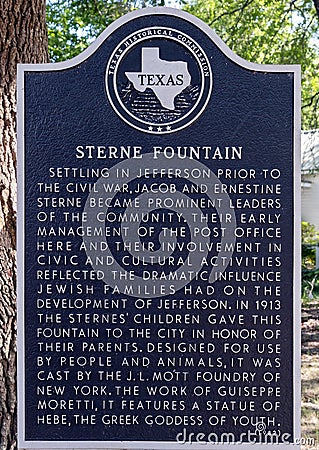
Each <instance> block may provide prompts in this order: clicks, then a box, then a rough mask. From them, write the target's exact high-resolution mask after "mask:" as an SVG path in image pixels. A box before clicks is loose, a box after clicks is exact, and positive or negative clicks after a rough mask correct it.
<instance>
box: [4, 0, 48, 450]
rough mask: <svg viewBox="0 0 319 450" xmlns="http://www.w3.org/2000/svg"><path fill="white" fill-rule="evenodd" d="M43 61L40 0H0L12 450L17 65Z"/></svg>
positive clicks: (7, 426) (9, 434)
mask: <svg viewBox="0 0 319 450" xmlns="http://www.w3.org/2000/svg"><path fill="white" fill-rule="evenodd" d="M46 61H47V31H46V25H45V0H0V450H8V449H13V448H15V447H16V421H17V420H16V409H17V408H16V305H15V303H16V293H15V290H16V269H15V265H16V264H15V263H16V261H15V260H16V254H15V252H16V237H15V226H16V154H15V147H16V135H15V129H16V67H17V63H19V62H23V63H39V62H46Z"/></svg>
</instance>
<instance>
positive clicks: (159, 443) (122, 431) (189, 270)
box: [18, 8, 300, 449]
mask: <svg viewBox="0 0 319 450" xmlns="http://www.w3.org/2000/svg"><path fill="white" fill-rule="evenodd" d="M298 91H299V68H298V67H296V66H259V65H254V64H251V63H248V62H246V61H244V60H242V59H240V58H239V57H237V56H236V55H234V54H233V53H232V52H231V51H230V50H229V49H228V48H227V47H226V46H225V44H223V42H221V41H220V39H219V38H218V37H217V36H216V35H215V34H214V33H213V32H212V31H211V29H210V28H208V27H207V26H206V25H205V24H203V23H202V22H200V21H199V20H198V19H196V18H194V17H192V16H190V15H188V14H185V13H183V12H180V11H176V10H171V9H161V8H159V9H157V8H156V9H151V10H143V11H139V12H137V13H133V14H129V15H128V16H126V17H124V18H122V19H120V20H118V21H117V22H116V23H114V24H113V25H111V26H110V27H109V28H108V29H107V30H106V31H105V32H104V33H103V34H102V35H101V37H100V38H99V39H98V40H97V41H96V42H95V43H94V44H93V45H92V46H91V47H90V49H88V50H87V51H86V52H84V53H83V54H82V55H80V56H79V57H77V58H75V59H74V60H71V61H68V62H66V63H59V64H47V65H21V66H20V67H19V88H18V100H19V110H18V113H19V130H18V131H19V180H20V190H19V207H20V210H19V235H18V236H19V286H18V290H19V312H20V316H19V374H20V381H19V399H20V426H19V440H20V447H28V448H30V447H32V448H35V447H38V448H39V447H46V448H50V447H61V448H65V447H100V448H101V447H105V448H110V447H113V448H119V447H135V448H136V447H144V448H146V447H147V448H170V449H172V448H202V446H203V445H206V448H215V447H216V446H217V447H218V445H219V444H225V443H226V444H227V443H229V444H234V443H243V444H244V445H245V446H248V447H249V446H250V445H254V446H255V445H256V444H269V445H272V444H273V443H275V444H281V447H286V446H287V447H288V446H289V447H290V446H291V445H293V444H296V443H297V438H298V436H299V426H298V417H299V413H298V405H299V372H298V352H299V349H300V347H299V331H298V329H299V328H298V325H299V312H298V310H299V275H298V270H299V254H298V251H296V250H295V249H296V248H297V246H296V240H297V241H298V239H297V238H296V237H297V236H298V231H299V222H298V221H299V210H298V192H299V178H298V158H299V157H298V135H297V133H298V129H299V111H298V107H299V94H298Z"/></svg>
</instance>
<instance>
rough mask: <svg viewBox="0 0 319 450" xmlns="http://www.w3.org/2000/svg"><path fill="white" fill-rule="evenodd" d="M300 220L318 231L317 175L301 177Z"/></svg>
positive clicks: (318, 179)
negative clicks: (313, 226)
mask: <svg viewBox="0 0 319 450" xmlns="http://www.w3.org/2000/svg"><path fill="white" fill-rule="evenodd" d="M301 219H302V220H303V221H305V222H309V223H311V224H313V225H315V226H316V228H317V229H318V230H319V174H316V175H303V176H302V184H301Z"/></svg>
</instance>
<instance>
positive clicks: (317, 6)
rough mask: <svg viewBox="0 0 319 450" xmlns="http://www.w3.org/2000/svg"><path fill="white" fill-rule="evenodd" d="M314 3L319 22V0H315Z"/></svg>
mask: <svg viewBox="0 0 319 450" xmlns="http://www.w3.org/2000/svg"><path fill="white" fill-rule="evenodd" d="M313 3H314V5H315V8H316V11H317V16H318V20H319V0H313Z"/></svg>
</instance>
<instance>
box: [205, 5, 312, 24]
mask: <svg viewBox="0 0 319 450" xmlns="http://www.w3.org/2000/svg"><path fill="white" fill-rule="evenodd" d="M318 1H319V0H318ZM253 2H254V0H246V2H245V3H244V4H243V5H242V6H240V7H238V8H235V9H233V10H232V11H225V12H224V13H222V14H220V15H219V16H218V17H215V19H213V20H212V21H211V22H210V23H209V25H210V26H211V25H212V24H213V23H214V22H216V21H218V20H219V19H220V18H222V17H224V16H228V15H231V14H234V13H236V12H239V11H243V10H244V9H245V8H246V7H247V6H249V5H250V4H251V3H253Z"/></svg>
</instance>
